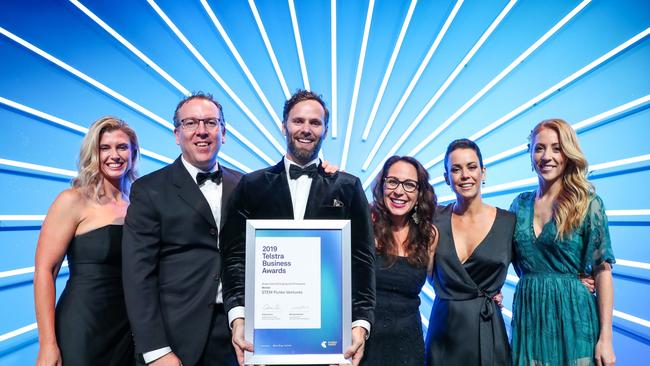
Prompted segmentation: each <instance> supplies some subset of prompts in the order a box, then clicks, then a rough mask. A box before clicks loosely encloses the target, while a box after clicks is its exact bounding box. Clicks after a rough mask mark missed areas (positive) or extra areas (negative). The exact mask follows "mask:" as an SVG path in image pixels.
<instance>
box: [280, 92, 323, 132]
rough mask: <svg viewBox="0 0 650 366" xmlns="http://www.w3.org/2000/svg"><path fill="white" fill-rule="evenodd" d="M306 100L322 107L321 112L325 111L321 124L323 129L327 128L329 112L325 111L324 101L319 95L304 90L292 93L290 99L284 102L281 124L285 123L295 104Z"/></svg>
mask: <svg viewBox="0 0 650 366" xmlns="http://www.w3.org/2000/svg"><path fill="white" fill-rule="evenodd" d="M306 100H315V101H317V102H318V103H319V104H320V105H321V106H322V107H323V110H324V111H325V120H324V121H323V123H324V124H325V128H327V126H328V125H329V121H330V111H329V110H328V109H327V105H325V101H324V100H323V98H322V97H321V96H320V95H318V94H316V93H314V92H312V91H309V90H304V89H298V90H297V91H296V92H295V93H293V95H292V96H291V98H289V99H288V100H287V101H286V102H284V110H283V111H282V123H284V124H286V123H287V118H289V112H291V109H292V108H293V107H294V106H295V105H296V104H298V103H300V102H304V101H306Z"/></svg>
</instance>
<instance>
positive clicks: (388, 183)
mask: <svg viewBox="0 0 650 366" xmlns="http://www.w3.org/2000/svg"><path fill="white" fill-rule="evenodd" d="M400 184H401V185H402V188H403V189H404V192H409V193H411V192H415V191H417V190H418V182H416V181H414V180H412V179H407V180H399V179H397V178H395V177H386V178H384V187H386V189H390V190H391V191H392V190H395V189H397V187H399V186H400Z"/></svg>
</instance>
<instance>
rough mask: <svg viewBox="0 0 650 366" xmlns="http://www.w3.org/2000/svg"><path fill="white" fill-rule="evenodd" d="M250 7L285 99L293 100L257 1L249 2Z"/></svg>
mask: <svg viewBox="0 0 650 366" xmlns="http://www.w3.org/2000/svg"><path fill="white" fill-rule="evenodd" d="M248 6H250V8H251V12H252V13H253V18H255V23H256V24H257V29H259V31H260V35H261V36H262V40H263V41H264V47H266V52H267V53H268V54H269V58H270V59H271V63H272V64H273V69H274V70H275V75H276V76H277V77H278V81H280V86H282V92H283V93H284V97H285V98H286V99H289V98H291V93H290V92H289V87H288V86H287V82H286V81H285V80H284V74H282V69H280V63H279V62H278V59H277V57H275V52H274V51H273V47H272V46H271V41H270V40H269V36H268V34H267V33H266V28H264V23H262V18H261V17H260V13H259V11H257V6H256V5H255V1H254V0H248Z"/></svg>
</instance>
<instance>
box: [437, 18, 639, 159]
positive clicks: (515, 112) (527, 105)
mask: <svg viewBox="0 0 650 366" xmlns="http://www.w3.org/2000/svg"><path fill="white" fill-rule="evenodd" d="M648 34H650V27H649V28H646V29H645V30H644V31H643V32H641V33H639V34H637V35H636V36H634V37H632V38H630V39H629V40H627V41H625V42H624V43H622V44H620V45H619V46H617V47H616V48H614V49H612V50H611V51H609V52H607V53H606V54H604V55H602V56H600V57H599V58H598V59H596V60H594V61H592V62H591V63H589V64H588V65H587V66H584V67H583V68H581V69H580V70H578V71H576V72H574V73H573V74H571V75H569V76H568V77H566V78H565V79H563V80H561V81H560V82H558V83H557V84H555V85H553V86H551V87H550V88H548V89H546V90H545V91H543V92H542V93H540V94H538V95H537V96H535V97H534V98H532V99H530V100H529V101H527V102H526V103H524V104H522V105H520V106H519V107H517V108H515V109H514V110H512V111H511V112H509V113H508V114H506V115H505V116H503V117H501V118H499V119H498V120H496V121H494V122H492V123H491V124H489V125H488V126H487V127H485V128H483V129H482V130H480V131H478V132H477V133H475V134H473V135H472V136H470V137H469V138H470V140H474V141H476V140H478V139H480V138H481V137H483V136H485V135H486V134H488V133H489V132H491V131H492V130H495V129H496V128H498V127H499V126H501V125H503V124H504V123H506V122H508V121H510V120H512V119H513V118H515V117H516V116H518V115H519V114H521V113H523V112H525V111H526V110H528V109H529V108H531V107H533V106H535V105H536V104H538V103H540V102H541V101H543V100H544V99H546V98H548V97H549V96H550V95H552V94H555V93H557V92H558V91H560V90H561V89H562V88H564V87H565V86H567V85H568V84H570V83H572V82H573V81H575V80H576V79H578V78H579V77H581V76H583V75H584V74H586V73H588V72H590V71H592V70H593V69H595V68H596V67H598V66H600V65H602V64H603V63H605V62H607V61H608V60H610V59H612V58H613V57H614V56H616V55H618V54H619V53H621V52H623V51H625V50H626V49H627V48H629V47H631V46H632V45H634V44H636V43H637V42H639V41H641V40H643V39H644V38H645V37H647V36H648ZM443 158H444V154H441V155H438V156H437V157H435V158H434V159H432V160H430V161H428V162H427V163H426V164H424V167H425V168H427V169H429V168H431V167H432V166H434V165H435V164H438V163H439V162H441V161H442V159H443Z"/></svg>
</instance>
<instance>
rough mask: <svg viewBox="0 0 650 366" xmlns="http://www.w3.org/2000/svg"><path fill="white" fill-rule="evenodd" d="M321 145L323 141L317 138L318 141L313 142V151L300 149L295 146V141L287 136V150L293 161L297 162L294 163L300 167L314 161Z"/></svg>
mask: <svg viewBox="0 0 650 366" xmlns="http://www.w3.org/2000/svg"><path fill="white" fill-rule="evenodd" d="M322 144H323V139H322V138H319V139H318V140H316V141H315V143H314V148H313V149H311V150H308V149H301V148H299V147H297V146H296V141H295V140H294V138H293V137H292V136H289V135H288V134H287V145H288V150H289V152H290V153H291V155H292V156H293V157H294V159H296V160H297V161H296V163H298V164H300V165H306V164H307V163H309V162H310V161H312V160H314V159H316V157H317V156H318V152H319V151H320V147H321V145H322Z"/></svg>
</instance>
